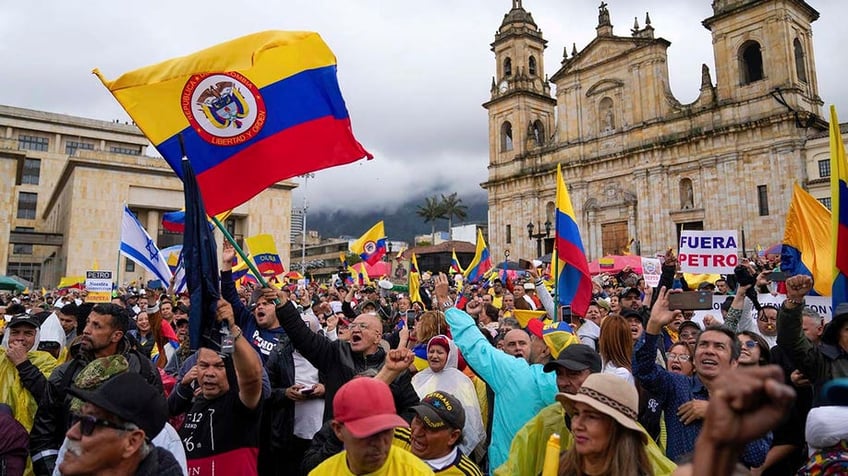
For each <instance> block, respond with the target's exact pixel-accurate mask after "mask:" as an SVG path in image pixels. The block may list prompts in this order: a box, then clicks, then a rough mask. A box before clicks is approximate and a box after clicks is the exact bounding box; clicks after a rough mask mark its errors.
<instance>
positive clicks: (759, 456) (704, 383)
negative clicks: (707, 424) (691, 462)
mask: <svg viewBox="0 0 848 476" xmlns="http://www.w3.org/2000/svg"><path fill="white" fill-rule="evenodd" d="M669 294H670V293H669V291H667V290H666V288H665V287H662V288H660V290H659V293H658V297H657V300H656V302H655V303H654V307H653V309H652V310H651V317H650V319H649V320H648V324H647V326H646V328H645V337H644V338H643V339H642V340H640V341H639V342H638V343H637V344H636V349H635V355H634V358H633V376H634V377H636V380H637V381H638V382H639V384H640V385H642V386H643V387H644V388H645V390H647V391H648V392H650V393H651V394H652V395H655V396H656V397H657V399H658V400H659V401H661V402H662V408H663V411H664V412H665V424H666V429H667V432H668V448H667V449H666V454H667V455H668V457H669V458H670V459H672V460H677V459H679V458H680V457H681V456H683V455H685V454H686V453H689V452H691V451H692V450H693V449H694V448H695V440H696V439H697V437H698V433H700V431H701V427H702V425H703V418H704V415H705V414H706V409H707V403H708V400H709V398H710V391H711V390H712V389H714V388H715V385H716V382H717V381H718V379H719V376H720V375H722V374H723V373H726V372H728V371H729V370H730V369H734V368H736V367H737V365H738V359H739V354H740V352H741V349H740V344H739V341H738V340H737V339H736V336H735V334H733V332H731V331H729V330H727V329H725V328H721V327H709V328H707V329H706V330H705V331H704V332H702V333H701V335H700V336H698V340H697V342H696V344H695V361H694V367H695V372H696V374H695V375H693V376H685V375H677V374H674V373H671V372H669V371H667V370H665V369H663V368H662V366H660V365H657V364H656V363H655V359H656V354H657V345H658V343H659V340H660V339H661V333H662V329H663V326H666V325H668V324H669V323H671V322H672V321H673V320H674V319H675V318H676V314H680V313H681V312H680V311H672V310H670V309H669V307H668V295H669ZM769 445H770V438H761V439H757V440H754V441H752V442H751V443H748V444H747V445H746V446H745V448H744V451H743V452H742V457H741V462H742V463H743V464H745V465H746V466H747V467H749V468H756V467H759V466H760V465H762V464H763V462H764V461H765V456H766V453H767V452H768V450H769Z"/></svg>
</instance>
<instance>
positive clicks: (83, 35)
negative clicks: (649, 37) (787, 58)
mask: <svg viewBox="0 0 848 476" xmlns="http://www.w3.org/2000/svg"><path fill="white" fill-rule="evenodd" d="M608 3H610V6H609V9H610V13H611V19H612V23H613V25H614V26H615V33H616V34H618V35H622V36H627V35H629V34H630V33H629V30H630V28H631V27H632V25H633V18H634V17H637V18H638V21H639V23H640V25H642V26H644V19H645V12H646V11H649V12H650V16H651V20H652V26H653V27H654V28H655V34H656V36H658V37H662V38H665V39H667V40H669V41H671V43H672V45H671V47H670V48H669V49H668V55H669V58H668V69H669V77H670V85H671V89H672V92H673V93H674V95H675V96H676V97H677V99H678V100H680V101H681V102H683V103H687V102H690V101H692V100H694V99H695V98H696V97H697V95H698V88H699V86H700V77H701V64H702V63H706V64H707V65H709V66H710V69H711V71H712V73H713V81H715V65H714V59H713V51H712V40H711V36H710V32H709V31H707V30H706V29H705V28H704V27H703V26H701V21H702V20H703V19H704V18H706V17H708V16H710V15H711V14H712V10H711V7H710V2H708V1H706V0H700V1H697V2H675V4H674V8H671V7H669V6H668V2H667V1H665V0H644V1H625V0H609V1H608ZM510 5H511V2H510V1H509V0H463V1H449V0H432V1H428V2H399V1H394V0H362V1H356V2H352V1H349V0H284V1H277V2H268V1H261V0H246V1H242V2H236V3H234V2H231V1H227V2H225V1H222V0H207V1H204V2H180V1H173V0H169V1H164V0H150V1H147V2H115V1H110V0H90V1H87V2H67V1H61V0H44V1H40V2H5V4H4V5H3V6H2V7H0V61H2V64H3V74H2V75H0V103H3V104H9V105H15V106H21V107H28V108H33V109H43V110H47V111H55V112H62V113H68V114H75V115H81V116H86V117H93V118H98V119H103V120H113V119H116V118H121V119H122V120H128V117H127V116H126V114H125V113H124V112H123V111H122V110H121V109H120V107H119V106H118V105H117V103H116V102H115V101H114V100H113V99H112V97H111V96H110V95H109V94H108V92H107V91H106V90H105V88H103V87H102V86H101V85H100V84H99V82H98V81H97V80H96V78H95V77H93V76H92V75H91V74H90V72H91V69H92V68H94V67H99V68H100V69H101V71H103V73H104V75H105V76H106V77H107V78H114V77H116V76H118V75H119V74H121V73H123V72H126V71H129V70H132V69H135V68H138V67H140V66H143V65H147V64H151V63H155V62H158V61H162V60H165V59H168V58H171V57H175V56H180V55H184V54H188V53H191V52H193V51H196V50H199V49H202V48H204V47H207V46H209V45H212V44H215V43H219V42H222V41H225V40H227V39H230V38H233V37H237V36H240V35H243V34H247V33H250V32H254V31H260V30H266V29H282V30H314V31H318V32H320V33H321V34H322V36H323V37H324V39H325V40H326V41H327V43H328V44H329V45H330V47H331V48H332V49H333V51H334V52H335V53H336V56H337V57H338V64H339V80H340V83H341V86H342V91H343V93H344V96H345V99H346V101H347V105H348V109H349V110H350V114H351V117H352V120H353V127H354V131H355V132H356V135H357V138H358V139H359V140H360V142H361V143H362V144H363V145H364V146H365V147H366V148H367V149H369V150H370V151H371V152H372V153H374V155H375V157H376V158H375V159H374V160H373V161H370V162H360V163H356V164H351V165H348V166H344V167H339V168H336V169H332V170H326V171H321V172H319V173H318V176H317V177H316V179H315V180H314V181H313V183H311V184H310V186H309V190H308V194H309V197H308V198H309V202H310V203H312V204H313V206H314V207H316V208H330V209H332V208H333V207H339V208H344V207H349V206H350V205H348V204H355V205H353V206H384V205H386V204H391V203H396V202H398V199H399V198H402V197H406V196H424V195H428V194H432V193H434V192H436V191H441V190H443V191H458V192H460V194H461V195H467V194H473V195H475V196H476V195H481V194H484V193H485V192H484V191H483V190H481V189H480V187H479V184H480V183H481V182H483V181H485V180H486V178H487V166H488V153H489V146H488V118H487V113H486V111H485V110H484V109H483V108H482V107H481V104H482V103H483V102H485V101H486V100H487V99H488V98H489V87H490V84H491V78H492V76H493V74H494V72H495V64H494V54H493V53H492V52H491V51H490V47H489V44H490V43H491V42H492V41H493V39H494V33H495V31H496V30H497V28H498V27H499V25H500V23H501V21H502V19H503V16H504V14H505V13H506V12H507V11H508V10H509V7H510ZM524 7H525V8H526V9H528V10H529V11H530V12H532V14H533V17H534V19H535V21H536V23H537V24H538V25H539V27H540V28H541V29H542V31H543V34H544V36H545V38H546V39H547V40H548V41H549V48H548V50H547V52H546V55H545V67H546V73H547V74H548V75H552V74H553V73H554V72H556V69H557V68H558V67H559V65H560V61H561V59H562V50H563V47H566V48H567V49H568V51H569V53H570V51H571V45H572V43H576V45H577V49H578V50H580V49H582V48H583V47H584V46H586V44H588V43H589V41H591V40H592V38H594V36H595V25H596V24H597V15H598V10H597V2H591V1H588V0H587V1H580V2H552V1H544V0H524ZM815 7H816V8H818V9H819V11H820V12H821V14H822V15H821V19H820V20H818V21H817V22H815V23H814V24H813V31H814V36H813V41H814V46H815V56H816V60H817V66H818V71H817V72H818V82H819V86H820V92H821V97H822V99H823V100H824V101H825V103H828V104H829V103H835V104H837V106H838V107H839V108H840V110H843V111H848V86H847V85H846V84H845V82H844V81H842V79H841V77H842V70H843V69H844V64H843V63H844V60H843V58H844V54H842V53H841V52H840V51H839V45H840V44H841V37H840V35H841V31H842V28H843V26H842V25H841V20H842V19H843V18H845V17H846V16H848V4H846V3H845V2H837V1H833V0H831V1H827V2H817V3H816V5H815ZM823 112H825V111H823ZM843 115H844V116H845V117H848V112H844V113H843ZM352 184H356V185H357V186H359V187H360V190H358V191H354V190H350V187H351V185H352ZM302 193H303V192H302V190H297V191H296V192H295V203H299V201H300V200H301V197H300V194H302ZM345 193H356V195H354V196H355V197H356V198H355V200H350V199H349V198H348V199H345V198H344V197H345ZM347 196H348V197H349V196H350V195H347ZM401 201H402V200H401Z"/></svg>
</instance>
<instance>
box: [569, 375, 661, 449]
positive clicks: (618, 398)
mask: <svg viewBox="0 0 848 476" xmlns="http://www.w3.org/2000/svg"><path fill="white" fill-rule="evenodd" d="M556 399H557V401H558V402H559V403H561V404H562V406H563V407H565V411H566V412H567V413H569V414H571V413H572V412H573V410H574V404H575V403H577V402H580V403H585V404H586V405H589V406H590V407H592V408H594V409H595V410H597V411H599V412H601V413H603V414H604V415H607V416H609V417H610V418H612V419H613V420H615V421H616V422H617V423H618V424H620V425H621V426H623V427H625V428H628V429H630V430H633V431H636V432H638V433H639V434H640V435H642V442H643V443H647V442H648V438H649V436H648V432H647V431H645V428H643V427H642V425H640V424H639V422H638V421H637V418H638V416H639V394H638V393H637V392H636V387H634V386H633V385H630V384H629V383H627V382H626V381H625V380H624V379H622V378H621V377H616V376H615V375H612V374H602V373H595V374H591V375H589V376H588V377H587V378H586V381H584V382H583V385H582V386H581V387H580V390H578V391H577V394H576V395H572V394H570V393H558V394H557V396H556Z"/></svg>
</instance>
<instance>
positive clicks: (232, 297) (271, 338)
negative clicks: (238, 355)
mask: <svg viewBox="0 0 848 476" xmlns="http://www.w3.org/2000/svg"><path fill="white" fill-rule="evenodd" d="M235 256H236V251H235V248H233V245H232V244H231V243H230V242H228V241H224V249H223V251H222V252H221V297H223V298H224V299H226V300H227V301H228V302H229V303H230V305H232V306H233V312H234V313H235V320H236V324H238V326H239V327H240V328H241V329H242V331H243V332H244V336H245V337H246V338H247V341H248V342H250V345H252V346H253V348H254V349H256V352H258V353H259V356H260V357H261V358H262V365H265V362H267V361H268V356H270V355H271V351H272V350H274V346H276V345H277V343H278V342H280V341H281V340H282V339H284V338H285V335H286V332H285V331H284V330H283V328H282V327H280V322H279V321H278V320H277V315H276V314H275V313H274V300H273V299H271V300H270V301H269V300H268V299H267V298H265V297H263V296H262V294H261V292H254V293H253V299H252V301H253V302H254V303H255V304H256V308H255V309H254V310H253V313H251V312H250V310H249V309H248V308H247V306H245V305H244V303H243V302H241V298H240V296H239V294H238V291H237V290H236V284H235V281H233V271H232V269H233V258H235ZM291 370H292V373H293V372H294V369H291Z"/></svg>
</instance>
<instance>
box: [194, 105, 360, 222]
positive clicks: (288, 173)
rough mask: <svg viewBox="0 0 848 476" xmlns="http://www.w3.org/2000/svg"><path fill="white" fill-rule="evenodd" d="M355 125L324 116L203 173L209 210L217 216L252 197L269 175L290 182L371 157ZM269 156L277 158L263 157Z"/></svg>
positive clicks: (200, 177) (201, 178)
mask: <svg viewBox="0 0 848 476" xmlns="http://www.w3.org/2000/svg"><path fill="white" fill-rule="evenodd" d="M350 128H351V126H350V119H334V118H332V117H322V118H320V119H316V120H314V121H309V122H305V123H303V124H300V125H297V126H294V127H290V128H288V129H285V130H283V131H281V132H279V133H277V134H274V135H273V136H271V137H268V138H267V139H265V140H262V141H260V142H257V143H256V144H255V145H254V146H252V147H249V148H247V149H244V150H242V151H241V152H239V153H237V154H235V155H232V156H231V157H230V158H228V159H227V160H225V161H223V162H221V163H220V164H218V165H217V166H215V167H213V168H210V169H208V170H206V171H204V172H202V173H200V174H198V175H197V182H198V184H199V185H200V189H201V191H202V194H203V201H204V204H205V205H206V213H207V214H208V215H210V216H213V215H217V214H219V213H221V212H224V211H226V210H229V209H230V208H232V207H233V204H241V203H244V202H246V201H247V200H250V198H252V197H253V196H254V195H256V194H257V193H259V192H261V191H262V190H264V189H265V188H267V178H268V177H269V176H274V177H280V179H279V180H285V179H287V178H291V177H295V176H297V175H302V174H305V173H307V172H312V171H315V170H321V169H326V168H328V167H332V166H335V165H342V164H348V163H351V162H354V161H356V160H359V159H361V158H363V157H366V156H367V157H369V158H370V155H369V154H368V153H367V152H366V151H365V149H363V148H362V146H361V145H359V143H358V142H356V140H355V139H354V138H353V134H352V133H351V132H350ZM263 156H265V157H277V160H273V161H270V160H261V159H259V160H257V157H263Z"/></svg>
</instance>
